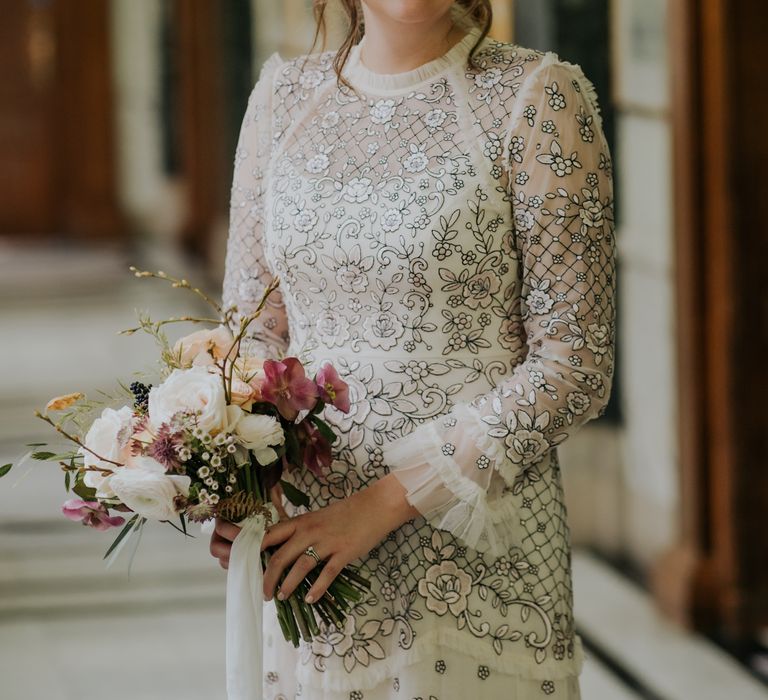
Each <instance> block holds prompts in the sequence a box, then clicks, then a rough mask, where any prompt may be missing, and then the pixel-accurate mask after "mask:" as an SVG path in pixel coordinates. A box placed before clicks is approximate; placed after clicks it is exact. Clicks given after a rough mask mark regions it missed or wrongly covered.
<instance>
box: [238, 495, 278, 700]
mask: <svg viewBox="0 0 768 700" xmlns="http://www.w3.org/2000/svg"><path fill="white" fill-rule="evenodd" d="M270 508H271V509H272V522H277V513H276V512H275V511H274V508H273V507H272V506H270ZM239 527H240V532H239V533H238V535H237V537H235V540H234V542H233V543H232V550H231V552H230V555H229V568H228V569H227V615H226V619H227V698H228V700H261V699H262V695H263V678H262V676H263V654H264V646H263V645H264V638H263V631H262V612H263V610H262V608H263V605H264V597H263V593H262V571H261V541H262V539H263V538H264V531H265V529H266V519H265V517H264V515H261V514H258V515H253V516H251V517H249V518H246V519H245V520H243V521H242V522H241V523H239Z"/></svg>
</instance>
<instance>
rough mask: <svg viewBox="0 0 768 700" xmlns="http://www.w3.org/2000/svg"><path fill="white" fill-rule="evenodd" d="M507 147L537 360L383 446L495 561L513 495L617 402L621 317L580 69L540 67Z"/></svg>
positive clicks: (427, 506)
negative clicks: (611, 399) (614, 385)
mask: <svg viewBox="0 0 768 700" xmlns="http://www.w3.org/2000/svg"><path fill="white" fill-rule="evenodd" d="M507 144H508V148H509V150H508V154H509V166H510V172H511V176H510V199H511V204H512V207H513V216H514V221H515V240H516V247H517V251H518V255H519V263H520V269H521V275H522V294H521V302H520V303H521V304H522V309H521V312H522V319H523V323H524V325H525V330H526V335H527V343H528V351H527V356H526V358H525V360H524V362H522V363H521V364H519V365H518V366H517V367H516V368H515V370H514V372H513V373H512V374H511V375H509V376H508V377H506V378H505V379H504V380H503V381H501V382H500V383H499V384H498V385H497V386H496V387H495V388H494V389H493V390H492V391H490V392H489V393H488V394H486V395H483V396H481V397H478V398H477V399H475V400H474V401H472V402H469V403H464V404H457V405H456V406H454V408H453V409H452V410H451V412H450V413H448V414H446V415H443V416H441V417H439V418H438V419H436V420H435V421H432V422H429V423H425V424H423V425H421V426H419V427H418V428H417V429H416V430H414V431H413V432H412V433H410V434H409V435H407V436H405V437H403V438H400V439H398V440H395V441H393V442H391V443H389V445H387V446H386V447H385V461H386V463H387V464H388V465H389V467H390V469H391V470H392V472H393V473H394V474H395V475H396V476H397V478H398V479H399V480H400V481H401V482H402V483H403V484H404V485H405V487H406V489H407V498H408V500H409V502H410V503H411V504H412V505H413V506H414V507H415V508H417V509H418V510H419V511H420V512H421V513H422V514H423V515H424V516H425V517H427V518H428V519H429V520H430V521H431V522H432V523H433V524H434V525H435V526H436V527H439V528H442V529H446V530H450V531H451V532H452V533H453V534H454V535H456V536H458V537H460V538H462V539H463V540H464V542H465V543H466V544H468V545H469V546H471V547H474V548H477V549H491V550H493V551H495V552H497V553H500V552H501V550H502V549H503V548H506V547H507V546H509V544H510V543H509V542H508V541H507V540H508V536H509V531H510V528H509V522H510V521H509V516H510V509H511V510H512V512H514V506H513V505H512V504H513V503H514V502H515V499H514V498H513V497H512V494H513V493H516V492H518V491H519V490H520V489H521V488H522V486H523V485H524V484H525V482H526V479H535V478H536V473H535V472H536V468H537V464H539V463H540V462H541V460H542V459H543V458H544V457H545V456H546V455H547V453H548V452H549V451H550V450H551V448H553V447H554V446H555V445H558V444H560V443H562V442H563V441H564V440H565V439H566V438H568V436H570V435H572V434H573V433H574V432H575V431H576V430H577V429H578V428H579V427H580V426H582V425H583V424H584V423H586V422H587V421H588V420H590V419H592V418H595V417H596V416H598V415H600V413H601V412H602V410H603V408H604V406H605V405H606V403H607V401H608V396H609V393H610V388H611V382H612V374H613V349H614V315H615V305H614V289H615V274H614V270H615V259H614V227H613V214H612V212H613V187H612V180H611V167H610V154H609V151H608V147H607V145H606V142H605V137H604V135H603V132H602V127H601V122H600V115H599V109H598V106H597V101H596V98H595V95H594V90H593V88H592V85H591V83H590V82H589V81H588V80H587V79H586V77H585V76H584V74H583V72H582V71H581V68H580V67H578V66H575V65H573V64H570V63H566V62H563V61H560V60H559V59H557V57H556V56H555V55H554V54H551V53H550V54H547V55H546V56H545V58H544V59H542V63H541V65H540V66H539V67H538V68H536V69H535V71H534V72H533V73H532V74H531V75H530V76H529V77H528V78H527V79H526V80H525V81H524V83H523V85H522V87H521V90H520V93H519V96H518V102H517V104H516V107H515V110H514V113H513V115H512V119H511V121H510V125H509V131H508V134H507ZM510 491H511V492H512V494H510ZM518 544H519V543H518Z"/></svg>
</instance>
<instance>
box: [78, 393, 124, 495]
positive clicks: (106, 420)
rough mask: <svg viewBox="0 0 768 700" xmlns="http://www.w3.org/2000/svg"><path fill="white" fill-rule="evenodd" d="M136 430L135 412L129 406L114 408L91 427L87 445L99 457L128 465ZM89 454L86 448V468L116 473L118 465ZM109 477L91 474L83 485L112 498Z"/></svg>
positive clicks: (92, 472)
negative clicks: (114, 471) (114, 470)
mask: <svg viewBox="0 0 768 700" xmlns="http://www.w3.org/2000/svg"><path fill="white" fill-rule="evenodd" d="M133 428H134V419H133V411H131V409H130V408H128V406H123V407H122V408H121V409H119V410H117V411H116V410H115V409H113V408H105V409H104V410H103V411H102V413H101V416H100V417H99V418H97V419H96V420H95V421H93V423H92V424H91V427H90V428H89V429H88V432H87V433H86V435H85V439H84V440H83V443H84V444H85V446H86V447H87V448H88V450H93V452H95V453H96V454H97V455H99V457H104V458H105V459H109V460H112V461H113V462H119V463H121V464H124V463H125V462H126V460H127V459H128V458H129V457H130V454H131V450H130V445H129V442H130V439H131V435H132V434H133ZM88 450H86V449H83V448H82V447H81V448H80V450H79V452H80V454H81V455H83V464H85V466H86V467H95V468H97V469H105V470H110V471H111V470H112V469H115V465H114V464H112V463H110V462H105V461H104V460H103V459H99V457H96V456H95V455H94V454H92V453H91V452H89V451H88ZM108 477H109V475H104V474H101V473H100V472H97V471H87V472H85V476H84V477H83V481H84V482H85V485H86V486H88V487H90V488H93V489H96V491H97V493H98V495H103V496H105V497H108V496H110V495H111V493H110V491H109V484H108V482H105V480H106V479H108Z"/></svg>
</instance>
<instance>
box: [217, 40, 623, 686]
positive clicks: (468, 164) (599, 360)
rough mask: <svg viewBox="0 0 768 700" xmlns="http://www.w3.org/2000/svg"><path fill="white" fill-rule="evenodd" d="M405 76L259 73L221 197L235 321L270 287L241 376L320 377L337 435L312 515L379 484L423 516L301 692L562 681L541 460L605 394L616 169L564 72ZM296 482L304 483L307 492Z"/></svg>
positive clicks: (558, 521) (457, 60) (579, 89)
mask: <svg viewBox="0 0 768 700" xmlns="http://www.w3.org/2000/svg"><path fill="white" fill-rule="evenodd" d="M476 38H477V31H472V32H470V34H468V35H467V37H466V38H465V39H464V40H463V41H462V42H460V43H459V44H457V45H455V46H454V47H453V48H452V49H451V50H450V51H449V52H448V53H447V54H445V55H444V56H442V57H440V58H439V59H436V60H435V61H432V62H430V63H427V64H425V65H423V66H421V67H420V68H417V69H415V70H413V71H409V72H407V73H400V74H396V75H381V74H376V73H373V72H372V71H370V70H369V69H368V68H366V66H365V65H364V64H363V63H362V61H361V59H360V47H359V46H358V47H355V48H354V49H353V51H352V53H351V55H350V58H349V61H348V63H347V65H346V67H345V70H344V75H345V78H346V79H347V81H348V82H349V84H350V86H351V88H350V87H347V86H344V85H339V84H338V82H337V80H336V75H335V73H334V71H333V67H332V58H333V54H332V53H330V52H328V53H323V54H319V55H313V56H309V57H302V58H299V59H296V60H291V61H282V60H281V59H280V58H279V57H277V56H276V55H275V56H273V57H272V58H271V59H270V60H269V61H268V62H267V63H266V64H265V66H264V68H263V70H262V74H261V76H260V79H259V81H258V83H257V85H256V87H255V88H254V91H253V93H252V95H251V99H250V101H249V105H248V110H247V113H246V116H245V119H244V122H243V130H242V133H241V139H240V143H239V146H238V150H237V156H236V163H235V175H234V183H233V188H232V209H231V231H230V240H229V245H228V253H227V269H226V277H225V289H224V291H225V302H226V303H227V304H236V305H237V306H238V308H239V309H240V311H241V312H247V311H248V310H249V309H251V308H252V307H253V305H254V304H255V303H256V302H257V301H258V300H259V298H260V296H261V293H262V290H263V289H264V286H265V284H266V283H267V282H268V281H269V279H270V278H271V277H272V275H273V274H274V275H277V276H278V277H279V278H280V288H279V293H277V294H274V295H273V296H272V297H271V299H270V302H269V304H268V306H267V308H266V310H265V312H264V313H263V314H262V316H261V318H260V319H259V322H258V324H257V325H256V328H255V331H254V334H253V340H252V350H253V352H256V353H259V354H262V355H265V356H273V357H274V356H279V355H282V354H293V355H297V356H299V357H301V359H302V360H304V361H305V362H308V363H309V364H310V366H312V365H313V364H314V365H315V366H319V364H320V363H321V362H322V361H323V360H326V359H328V360H331V361H333V362H334V364H335V365H336V366H337V367H339V368H340V369H341V371H342V374H343V375H344V376H345V379H346V380H347V381H348V382H349V383H350V386H351V393H352V398H353V407H352V411H351V412H350V414H348V415H342V414H339V413H338V412H335V411H334V409H332V408H328V409H326V413H325V415H326V417H327V419H328V420H329V421H330V422H332V423H333V424H334V425H335V426H336V427H337V428H338V430H339V431H340V432H341V442H340V444H339V443H337V445H336V446H335V447H336V449H337V458H336V459H335V461H334V464H333V467H332V470H331V472H330V473H329V474H328V475H327V476H326V478H325V479H323V480H322V481H321V482H315V481H312V480H310V479H307V480H306V482H305V483H300V486H301V488H302V489H303V490H305V491H308V492H309V493H310V494H311V496H312V501H313V503H312V507H313V508H315V507H321V506H323V505H324V504H326V503H328V502H329V501H331V500H333V499H337V498H342V497H344V496H345V495H348V494H349V493H351V492H353V491H354V490H356V489H359V488H361V487H364V486H365V484H366V483H369V482H370V481H371V480H373V479H376V478H378V477H380V476H382V475H383V474H385V473H387V472H388V471H389V470H392V471H394V472H395V474H396V475H397V476H398V477H399V478H400V479H401V481H402V482H403V483H404V484H405V486H406V487H407V490H408V498H409V500H410V501H411V502H412V503H413V505H414V506H416V508H417V509H418V510H419V512H420V513H422V515H423V517H421V518H417V519H415V520H414V521H411V522H409V523H406V525H404V526H403V527H401V528H399V529H398V530H396V531H395V532H393V533H391V535H390V536H389V538H388V539H387V540H385V541H384V542H383V543H382V544H381V546H380V547H378V548H377V549H376V550H374V551H372V552H371V553H370V555H369V556H368V557H367V558H366V559H364V560H363V561H362V562H360V563H361V565H362V566H363V567H364V569H365V573H366V574H367V575H369V576H370V577H371V578H372V579H373V580H374V590H373V594H372V596H371V598H370V600H368V601H366V602H365V603H364V604H361V605H360V606H358V608H357V609H356V610H355V612H354V614H353V615H352V616H351V617H350V620H349V624H348V627H347V629H345V630H336V629H334V628H330V629H328V630H326V633H325V634H324V635H322V636H321V637H320V638H318V639H317V640H316V641H315V642H314V643H313V644H312V645H305V648H304V649H303V650H302V660H301V669H300V673H299V675H300V677H301V679H302V682H303V683H304V684H305V685H308V686H312V685H317V686H318V687H325V688H337V689H345V688H354V687H357V686H356V685H355V684H356V683H358V684H360V683H367V682H372V679H380V678H384V677H386V675H387V674H390V675H391V674H392V673H393V672H394V671H396V670H397V668H400V667H402V666H404V665H406V664H408V663H409V659H414V658H420V657H421V656H423V655H424V654H428V653H430V651H429V649H430V648H432V647H434V646H435V645H441V644H442V645H448V646H451V647H452V648H455V649H457V650H459V651H461V652H463V653H466V654H468V655H470V656H472V657H474V658H479V659H490V665H491V667H493V664H496V665H497V667H498V668H500V669H506V671H507V672H518V673H520V674H523V675H528V676H531V677H535V678H542V679H545V680H546V679H552V678H562V677H564V676H568V675H571V674H574V673H576V672H577V670H578V665H579V663H580V650H579V643H578V637H577V636H576V635H575V633H574V629H573V616H572V600H571V598H572V596H571V580H570V545H569V535H568V527H567V523H566V519H565V508H564V505H563V498H562V490H561V484H560V474H559V465H558V461H557V452H556V446H557V445H558V444H559V443H561V442H562V441H563V440H565V439H566V438H567V437H568V436H569V435H571V434H572V433H573V432H574V431H575V430H577V429H578V428H579V427H580V426H581V425H582V424H584V423H585V422H586V421H587V420H589V419H591V418H594V417H596V416H597V415H599V414H600V412H601V410H602V409H603V407H604V406H605V404H606V402H607V400H608V396H609V392H610V385H611V377H612V372H613V347H614V312H615V305H614V289H615V279H614V270H615V260H614V228H613V214H612V212H613V190H612V173H611V158H610V154H609V151H608V147H607V145H606V142H605V138H604V136H603V132H602V128H601V123H600V116H599V110H598V107H597V102H596V98H595V95H594V91H593V89H592V86H591V84H590V83H589V81H588V80H587V79H586V77H585V76H584V74H583V73H582V71H581V69H580V68H579V67H578V66H575V65H572V64H569V63H566V62H564V61H562V60H560V59H559V58H558V57H557V56H556V55H555V54H553V53H551V52H550V53H542V52H538V51H534V50H531V49H525V48H522V47H519V46H515V45H512V44H504V43H499V42H496V41H494V40H491V39H486V40H485V41H484V42H483V44H482V45H481V47H480V48H479V50H478V51H477V53H476V54H475V59H474V61H475V65H474V66H468V65H467V60H466V59H467V54H468V52H469V49H470V48H471V46H472V45H473V44H474V42H475V40H476ZM293 478H294V479H297V480H299V481H301V479H302V477H301V476H300V475H298V474H294V475H293Z"/></svg>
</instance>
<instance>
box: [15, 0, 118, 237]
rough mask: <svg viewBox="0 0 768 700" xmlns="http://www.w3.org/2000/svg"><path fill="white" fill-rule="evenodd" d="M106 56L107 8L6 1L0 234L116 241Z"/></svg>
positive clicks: (51, 0)
mask: <svg viewBox="0 0 768 700" xmlns="http://www.w3.org/2000/svg"><path fill="white" fill-rule="evenodd" d="M109 50H110V43H109V3H106V2H103V1H102V0H4V2H3V17H2V21H0V154H1V157H0V235H3V236H6V237H7V236H10V237H29V236H33V237H36V238H41V237H49V238H50V237H62V236H64V237H67V238H75V239H112V238H114V237H116V236H117V235H118V233H119V231H120V229H121V226H120V217H119V215H118V208H117V203H116V194H115V158H114V139H113V118H112V114H113V105H112V89H111V85H112V74H111V61H110V52H109Z"/></svg>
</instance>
